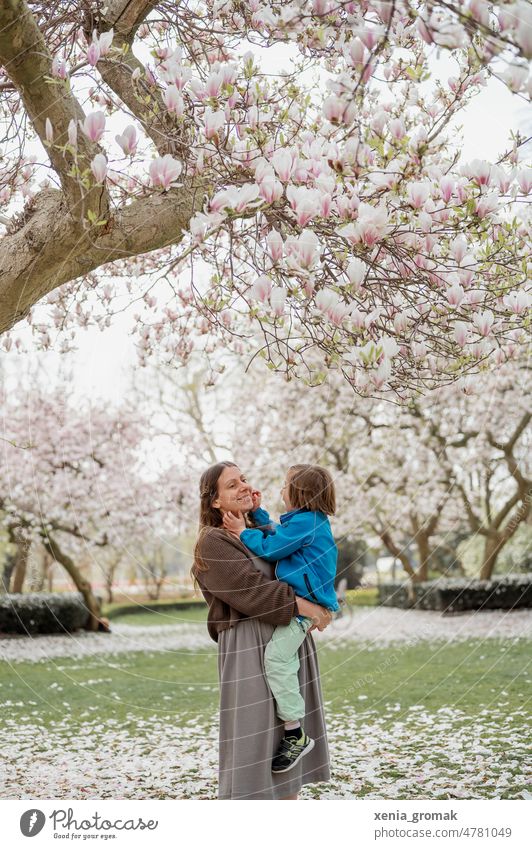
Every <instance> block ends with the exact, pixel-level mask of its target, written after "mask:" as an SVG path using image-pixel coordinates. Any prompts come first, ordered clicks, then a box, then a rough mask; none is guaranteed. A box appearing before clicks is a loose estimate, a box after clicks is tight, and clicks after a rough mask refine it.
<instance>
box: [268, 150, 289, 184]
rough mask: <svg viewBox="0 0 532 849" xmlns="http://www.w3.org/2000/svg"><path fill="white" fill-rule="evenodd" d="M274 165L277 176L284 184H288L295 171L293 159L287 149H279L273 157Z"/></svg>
mask: <svg viewBox="0 0 532 849" xmlns="http://www.w3.org/2000/svg"><path fill="white" fill-rule="evenodd" d="M272 165H273V167H274V168H275V171H276V173H277V176H278V177H279V179H280V180H282V181H283V183H287V182H288V180H289V179H290V176H291V174H292V171H293V167H294V164H293V157H292V154H291V152H290V151H289V150H287V149H286V148H279V149H278V150H276V151H275V153H274V154H273V156H272Z"/></svg>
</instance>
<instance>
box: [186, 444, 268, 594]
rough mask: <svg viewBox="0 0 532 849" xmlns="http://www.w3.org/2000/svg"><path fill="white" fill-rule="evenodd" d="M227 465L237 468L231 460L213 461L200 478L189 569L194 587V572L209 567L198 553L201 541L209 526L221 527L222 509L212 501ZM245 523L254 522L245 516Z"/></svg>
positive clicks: (203, 570)
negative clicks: (195, 538)
mask: <svg viewBox="0 0 532 849" xmlns="http://www.w3.org/2000/svg"><path fill="white" fill-rule="evenodd" d="M229 467H234V468H238V466H237V464H236V463H233V462H232V461H231V460H222V461H221V462H220V463H215V464H214V466H209V468H208V469H205V471H204V472H203V474H202V476H201V478H200V482H199V495H200V515H199V533H198V538H197V540H196V545H195V546H194V563H193V564H192V568H191V570H190V574H191V576H192V577H193V578H194V585H195V586H196V588H197V583H196V572H206V571H207V569H208V568H209V567H208V566H207V564H206V563H205V561H204V560H203V558H202V556H201V553H200V547H201V541H202V539H203V537H204V536H205V534H206V533H207V532H208V529H209V528H223V516H222V511H221V510H219V509H218V507H213V506H212V502H213V501H214V499H215V498H216V496H217V495H218V481H219V480H220V476H221V474H222V472H223V471H224V469H227V468H229ZM246 525H249V526H250V527H253V526H254V522H253V521H252V520H250V519H248V518H247V517H246Z"/></svg>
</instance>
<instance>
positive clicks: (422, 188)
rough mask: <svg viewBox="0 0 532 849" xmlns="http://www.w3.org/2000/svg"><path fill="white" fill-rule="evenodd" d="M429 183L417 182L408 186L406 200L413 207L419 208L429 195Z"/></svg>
mask: <svg viewBox="0 0 532 849" xmlns="http://www.w3.org/2000/svg"><path fill="white" fill-rule="evenodd" d="M430 188H431V187H430V183H427V182H417V183H410V185H409V186H408V200H409V203H410V205H411V206H413V207H414V209H419V208H420V207H421V206H423V204H424V203H425V201H426V200H427V199H428V197H429V195H430Z"/></svg>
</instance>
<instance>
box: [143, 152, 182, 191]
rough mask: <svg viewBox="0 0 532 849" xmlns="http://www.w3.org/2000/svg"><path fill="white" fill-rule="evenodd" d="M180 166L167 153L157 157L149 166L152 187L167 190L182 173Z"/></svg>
mask: <svg viewBox="0 0 532 849" xmlns="http://www.w3.org/2000/svg"><path fill="white" fill-rule="evenodd" d="M182 167H183V166H182V165H181V163H180V162H178V161H177V159H174V157H173V156H171V155H170V154H169V153H166V154H165V155H164V156H157V157H156V158H155V159H154V160H153V161H152V162H151V164H150V178H151V182H152V185H153V186H161V188H163V189H168V188H170V186H171V185H172V184H173V183H175V181H176V180H177V178H178V177H179V175H180V174H181V171H182Z"/></svg>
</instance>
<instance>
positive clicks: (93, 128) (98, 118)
mask: <svg viewBox="0 0 532 849" xmlns="http://www.w3.org/2000/svg"><path fill="white" fill-rule="evenodd" d="M79 125H80V127H81V129H82V130H83V132H84V133H85V135H86V136H87V138H89V139H90V140H91V141H92V142H99V141H100V139H101V137H102V136H103V134H104V131H105V115H104V113H103V112H90V113H89V115H87V117H86V118H85V120H84V121H83V123H82V122H81V121H80V122H79Z"/></svg>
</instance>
